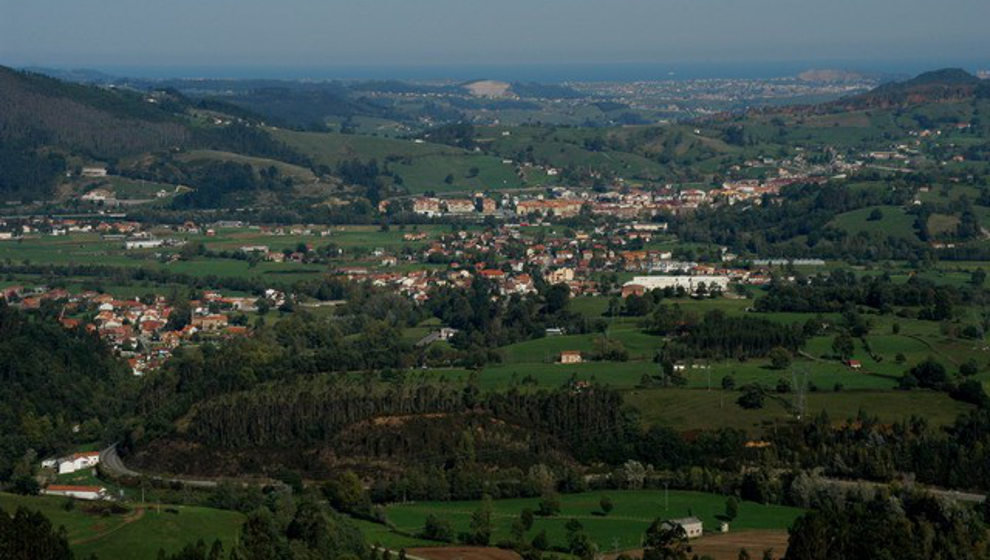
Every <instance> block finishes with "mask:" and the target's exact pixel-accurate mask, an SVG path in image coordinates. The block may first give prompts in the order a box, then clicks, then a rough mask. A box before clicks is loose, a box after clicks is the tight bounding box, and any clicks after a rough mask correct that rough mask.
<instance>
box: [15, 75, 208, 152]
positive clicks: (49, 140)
mask: <svg viewBox="0 0 990 560" xmlns="http://www.w3.org/2000/svg"><path fill="white" fill-rule="evenodd" d="M0 99H3V107H4V110H3V111H2V112H0V139H2V140H3V142H4V144H7V143H11V142H13V143H18V144H20V145H22V146H31V147H36V146H38V145H49V146H55V147H59V148H63V149H66V150H71V151H77V152H81V153H84V154H89V155H91V156H92V157H100V158H112V157H119V156H121V155H125V154H129V153H135V152H141V151H147V150H156V149H162V148H167V147H169V146H176V145H181V144H183V143H185V142H188V141H189V139H190V137H191V133H190V131H189V129H188V127H187V126H186V125H185V123H183V122H182V121H181V120H180V119H179V118H178V117H177V116H176V115H175V112H176V110H177V109H181V106H180V105H179V104H178V103H177V101H178V99H179V98H178V97H176V98H175V100H169V99H168V98H163V99H162V100H161V102H150V101H149V99H151V98H149V97H147V96H146V95H142V94H141V93H139V92H136V91H128V90H121V89H110V88H98V87H93V86H85V85H80V84H72V83H68V82H62V81H59V80H56V79H54V78H49V77H47V76H42V75H40V74H31V73H28V72H18V71H15V70H12V69H9V68H4V67H0ZM170 101H172V102H170Z"/></svg>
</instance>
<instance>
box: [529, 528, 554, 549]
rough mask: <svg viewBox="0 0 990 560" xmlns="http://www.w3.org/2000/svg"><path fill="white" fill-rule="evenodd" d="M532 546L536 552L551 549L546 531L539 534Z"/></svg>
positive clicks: (534, 538)
mask: <svg viewBox="0 0 990 560" xmlns="http://www.w3.org/2000/svg"><path fill="white" fill-rule="evenodd" d="M530 545H531V546H532V547H533V548H535V549H536V550H546V549H547V548H550V541H549V540H548V539H547V532H546V530H542V531H540V532H539V533H537V534H536V536H535V537H533V541H532V542H530Z"/></svg>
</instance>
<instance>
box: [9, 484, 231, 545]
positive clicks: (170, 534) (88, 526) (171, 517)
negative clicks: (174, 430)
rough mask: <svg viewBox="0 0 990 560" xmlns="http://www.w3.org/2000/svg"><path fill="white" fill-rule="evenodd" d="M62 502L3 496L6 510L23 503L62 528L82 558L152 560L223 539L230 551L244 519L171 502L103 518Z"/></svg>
mask: <svg viewBox="0 0 990 560" xmlns="http://www.w3.org/2000/svg"><path fill="white" fill-rule="evenodd" d="M63 504H65V499H63V498H56V497H44V496H32V497H27V496H15V495H12V494H0V507H2V508H3V509H4V510H6V511H8V512H11V511H13V510H14V509H16V508H17V507H18V506H25V507H28V508H30V509H36V510H40V511H41V512H42V513H44V514H45V516H47V517H48V518H49V519H50V520H51V521H52V524H53V525H54V526H56V527H58V526H60V525H61V526H64V527H65V528H66V531H67V532H68V537H69V544H70V545H71V548H72V550H73V552H74V553H75V554H76V557H78V558H88V557H89V556H90V555H96V557H97V558H102V559H113V558H133V559H135V560H139V559H145V558H147V559H154V558H157V556H158V551H159V550H165V551H166V552H170V553H174V552H177V551H179V550H180V549H181V548H182V547H183V546H185V545H186V544H188V543H195V542H196V541H197V540H199V539H203V541H204V542H206V543H207V544H208V545H209V544H210V543H212V542H213V541H214V540H215V539H220V541H221V542H222V543H223V544H224V549H225V550H230V547H231V545H232V544H233V543H234V539H235V537H236V535H237V532H238V531H239V530H240V524H241V523H242V521H243V516H242V515H241V514H239V513H235V512H230V511H223V510H216V509H210V508H202V507H190V506H167V509H170V510H173V512H168V511H166V507H162V509H161V511H160V512H159V511H158V507H157V506H156V505H154V504H145V505H135V506H134V509H133V510H132V511H131V513H128V514H124V515H111V516H109V517H103V516H100V515H95V514H90V513H86V512H84V511H82V506H83V503H82V502H76V503H75V506H76V507H75V508H74V509H73V510H72V511H66V510H65V509H64V508H63ZM174 512H178V513H174Z"/></svg>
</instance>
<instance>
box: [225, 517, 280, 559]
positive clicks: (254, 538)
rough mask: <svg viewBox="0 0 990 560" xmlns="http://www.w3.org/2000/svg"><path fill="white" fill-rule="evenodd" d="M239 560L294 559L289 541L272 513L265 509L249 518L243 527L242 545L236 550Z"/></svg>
mask: <svg viewBox="0 0 990 560" xmlns="http://www.w3.org/2000/svg"><path fill="white" fill-rule="evenodd" d="M234 552H235V553H236V555H237V558H238V559H244V560H266V559H272V558H278V559H286V560H288V559H289V558H291V557H292V553H291V551H290V549H289V543H288V540H287V539H286V538H285V535H284V534H282V531H281V530H280V529H279V527H278V525H277V524H276V522H275V518H274V517H273V516H272V513H271V512H270V511H268V510H267V509H265V508H261V509H259V510H257V511H254V512H252V513H250V514H248V516H247V520H245V522H244V525H242V526H241V537H240V543H239V544H238V546H237V548H235V549H234Z"/></svg>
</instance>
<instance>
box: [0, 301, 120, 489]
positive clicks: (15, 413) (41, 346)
mask: <svg viewBox="0 0 990 560" xmlns="http://www.w3.org/2000/svg"><path fill="white" fill-rule="evenodd" d="M0 384H2V390H0V395H2V398H0V478H2V479H4V480H10V479H12V478H14V479H16V478H18V477H22V476H27V475H29V474H30V472H31V469H32V467H31V464H32V463H34V462H35V461H37V460H40V458H41V457H42V456H47V455H48V454H49V453H53V452H56V451H60V450H63V449H65V448H66V447H67V446H69V445H71V444H72V442H74V441H77V440H78V439H79V438H80V437H82V438H89V439H96V440H108V439H111V438H113V437H115V436H116V435H118V434H120V433H122V431H123V426H122V423H121V419H122V418H123V417H124V416H125V415H126V411H127V405H126V402H127V397H128V395H129V394H132V385H133V384H134V380H133V376H131V375H130V374H129V372H128V371H127V368H126V367H125V365H124V364H123V363H122V362H121V361H120V360H119V359H118V358H117V357H115V356H113V355H112V354H111V352H110V350H109V349H108V348H107V347H106V345H105V344H104V343H103V342H101V341H100V339H99V338H98V337H97V336H96V335H95V334H91V333H87V332H85V331H83V330H81V329H80V330H73V329H65V328H63V327H62V326H61V325H60V324H58V323H57V322H56V321H55V315H54V310H53V314H47V313H45V312H44V311H42V312H40V313H32V314H27V313H22V312H20V311H17V310H15V309H12V308H9V307H7V306H6V305H5V304H0ZM75 432H78V433H75Z"/></svg>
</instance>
